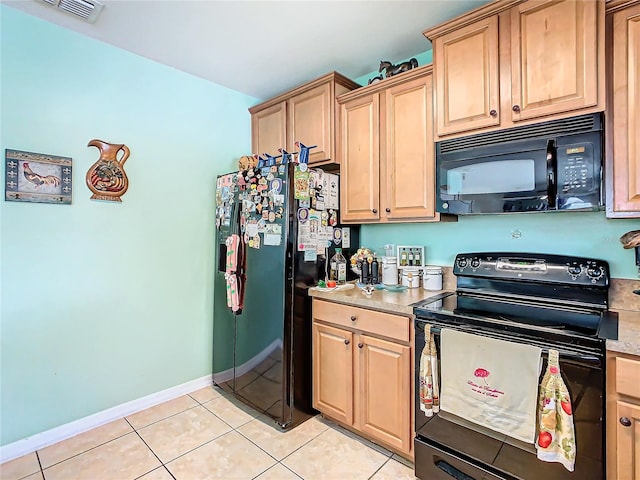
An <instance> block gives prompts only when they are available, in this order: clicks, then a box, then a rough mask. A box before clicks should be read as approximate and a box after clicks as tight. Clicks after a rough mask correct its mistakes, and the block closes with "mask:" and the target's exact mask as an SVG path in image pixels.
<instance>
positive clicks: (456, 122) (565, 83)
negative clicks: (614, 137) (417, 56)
mask: <svg viewBox="0 0 640 480" xmlns="http://www.w3.org/2000/svg"><path fill="white" fill-rule="evenodd" d="M423 33H424V35H425V36H426V37H427V38H429V39H430V40H431V41H432V43H433V52H434V53H433V70H434V89H435V102H436V103H435V112H436V114H435V116H436V139H439V138H440V137H448V136H453V135H457V136H460V135H468V134H470V133H478V132H480V131H488V130H496V129H503V128H509V127H513V126H516V125H520V124H522V125H524V124H529V123H534V122H537V121H542V120H551V119H554V118H561V117H567V116H573V115H577V114H581V113H589V112H596V111H602V110H604V103H605V100H604V94H605V91H604V47H603V42H602V39H603V38H604V2H587V1H574V0H561V1H546V0H544V1H543V0H529V1H524V2H523V1H521V0H498V1H495V2H491V3H490V4H488V5H485V6H483V7H480V8H478V9H476V10H473V11H472V12H469V13H468V14H466V15H463V16H461V17H457V18H455V19H453V20H451V21H450V22H447V23H444V24H441V25H438V26H437V27H434V28H432V29H430V30H427V31H425V32H423Z"/></svg>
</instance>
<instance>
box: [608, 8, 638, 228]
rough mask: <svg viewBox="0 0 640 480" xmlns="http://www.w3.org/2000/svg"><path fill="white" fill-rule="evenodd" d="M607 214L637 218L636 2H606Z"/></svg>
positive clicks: (609, 215)
mask: <svg viewBox="0 0 640 480" xmlns="http://www.w3.org/2000/svg"><path fill="white" fill-rule="evenodd" d="M607 54H608V56H607V59H608V61H607V73H608V75H607V79H608V81H609V82H610V85H609V88H608V91H609V98H608V99H607V116H606V118H607V131H608V132H609V133H608V134H607V172H606V173H607V175H606V179H607V217H611V218H613V217H640V118H638V117H639V116H640V2H638V1H635V2H630V1H628V0H627V1H613V2H610V3H608V4H607Z"/></svg>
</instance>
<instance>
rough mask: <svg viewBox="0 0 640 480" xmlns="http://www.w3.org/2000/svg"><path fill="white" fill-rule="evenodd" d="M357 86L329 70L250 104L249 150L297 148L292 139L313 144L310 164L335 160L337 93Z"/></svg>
mask: <svg viewBox="0 0 640 480" xmlns="http://www.w3.org/2000/svg"><path fill="white" fill-rule="evenodd" d="M359 86H360V85H358V84H357V83H355V82H353V81H351V80H349V79H348V78H346V77H344V76H342V75H340V74H339V73H337V72H332V73H329V74H327V75H324V76H322V77H320V78H317V79H316V80H313V81H311V82H309V83H306V84H304V85H302V86H300V87H298V88H295V89H293V90H290V91H288V92H285V93H283V94H281V95H279V96H277V97H274V98H272V99H270V100H267V101H265V102H262V103H261V104H259V105H256V106H254V107H251V108H250V109H249V112H250V113H251V150H252V152H253V153H255V154H258V155H262V154H264V153H268V154H270V155H274V156H276V155H278V149H279V148H284V149H285V150H287V151H289V152H294V151H297V149H296V148H295V145H294V143H295V142H302V143H304V144H305V145H307V146H312V145H316V146H317V147H316V148H314V149H312V150H311V152H310V154H309V163H310V164H314V165H325V164H330V163H337V160H336V155H335V149H336V140H335V128H336V118H335V117H336V96H338V95H340V94H342V93H346V92H348V91H350V90H353V89H355V88H358V87H359Z"/></svg>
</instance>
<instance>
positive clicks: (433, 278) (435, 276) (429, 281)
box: [422, 266, 442, 290]
mask: <svg viewBox="0 0 640 480" xmlns="http://www.w3.org/2000/svg"><path fill="white" fill-rule="evenodd" d="M422 287H423V288H424V289H425V290H442V267H437V266H426V267H424V269H423V270H422Z"/></svg>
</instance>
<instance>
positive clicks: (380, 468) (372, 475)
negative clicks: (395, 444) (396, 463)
mask: <svg viewBox="0 0 640 480" xmlns="http://www.w3.org/2000/svg"><path fill="white" fill-rule="evenodd" d="M389 460H391V457H387V459H386V460H385V462H384V463H383V464H382V465H380V467H378V469H377V470H376V471H375V472H373V473H372V474H371V476H370V477H369V479H368V480H371V479H372V478H373V477H375V476H376V473H378V472H379V471H380V470H382V467H384V466H385V465H386V464H387V463H389Z"/></svg>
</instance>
